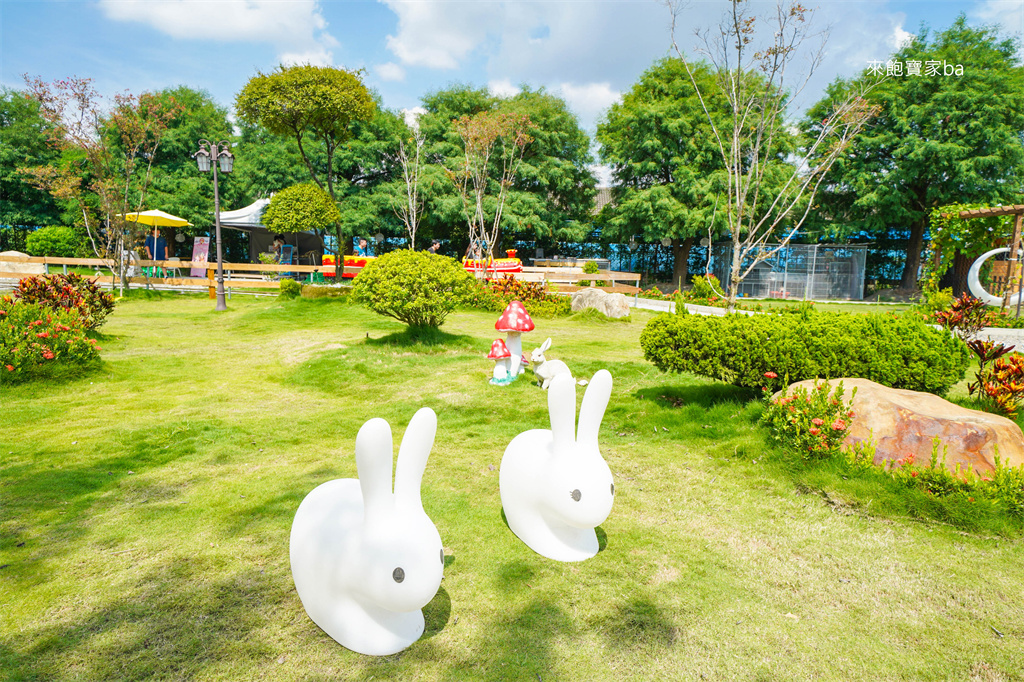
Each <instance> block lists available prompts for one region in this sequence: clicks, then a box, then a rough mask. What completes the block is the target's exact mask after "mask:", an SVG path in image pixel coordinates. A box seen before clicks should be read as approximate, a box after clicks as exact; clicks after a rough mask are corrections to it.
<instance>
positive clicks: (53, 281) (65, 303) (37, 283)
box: [14, 272, 114, 329]
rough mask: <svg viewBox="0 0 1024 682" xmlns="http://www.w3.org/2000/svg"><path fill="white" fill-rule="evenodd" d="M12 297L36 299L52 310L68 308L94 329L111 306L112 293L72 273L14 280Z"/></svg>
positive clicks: (110, 309)
mask: <svg viewBox="0 0 1024 682" xmlns="http://www.w3.org/2000/svg"><path fill="white" fill-rule="evenodd" d="M14 298H16V299H19V300H21V301H24V302H25V303H39V304H41V305H44V306H46V307H47V308H50V309H52V310H58V311H60V310H71V311H73V312H75V313H77V315H78V316H79V318H81V320H82V323H83V324H84V325H85V328H86V329H96V328H97V327H99V326H100V325H101V324H103V323H104V322H105V321H106V319H107V315H109V314H110V313H111V312H113V310H114V297H113V296H111V295H110V294H108V293H107V292H105V291H103V290H101V289H100V287H99V285H97V284H96V283H95V282H94V281H93V280H91V279H89V278H87V277H82V276H81V275H79V274H76V273H73V272H72V273H68V274H67V275H40V276H37V277H26V278H24V279H22V280H21V281H20V282H18V287H17V288H16V289H15V290H14Z"/></svg>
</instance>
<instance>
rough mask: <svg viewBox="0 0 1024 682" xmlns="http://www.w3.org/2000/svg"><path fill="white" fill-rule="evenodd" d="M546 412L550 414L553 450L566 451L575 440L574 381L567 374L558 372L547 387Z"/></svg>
mask: <svg viewBox="0 0 1024 682" xmlns="http://www.w3.org/2000/svg"><path fill="white" fill-rule="evenodd" d="M548 412H549V413H550V414H551V440H552V444H553V445H554V448H555V452H566V451H568V450H570V449H571V448H572V445H573V443H575V441H576V438H575V436H576V382H575V381H573V378H572V377H571V376H570V375H568V374H559V375H558V376H556V377H555V378H554V379H552V380H551V386H549V387H548Z"/></svg>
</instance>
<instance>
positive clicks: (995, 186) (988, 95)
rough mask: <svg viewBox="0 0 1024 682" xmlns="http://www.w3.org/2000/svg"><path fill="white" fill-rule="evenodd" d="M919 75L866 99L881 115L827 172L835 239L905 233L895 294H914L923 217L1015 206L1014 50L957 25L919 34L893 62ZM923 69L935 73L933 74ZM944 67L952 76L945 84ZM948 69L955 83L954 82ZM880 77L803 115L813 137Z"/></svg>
mask: <svg viewBox="0 0 1024 682" xmlns="http://www.w3.org/2000/svg"><path fill="white" fill-rule="evenodd" d="M892 61H893V62H894V63H897V62H898V63H900V64H901V66H903V68H904V69H906V68H908V65H910V64H916V66H917V67H919V69H920V75H909V74H908V73H906V71H904V75H902V76H891V77H889V78H886V79H884V80H883V81H882V82H881V83H880V84H878V85H877V86H875V87H874V89H873V90H871V91H870V92H869V93H868V95H867V97H868V99H869V100H870V101H871V102H872V103H874V104H875V105H877V106H878V108H879V113H878V114H877V116H876V117H875V118H874V120H873V121H871V122H870V123H869V124H868V126H866V127H865V129H864V131H863V132H862V134H861V135H860V136H859V137H858V139H857V140H856V142H855V144H854V145H853V147H852V148H851V149H850V150H849V152H848V153H846V154H844V155H843V156H842V157H840V158H839V160H838V161H837V162H836V164H835V165H834V166H833V168H832V171H831V174H830V176H829V188H828V192H827V193H826V194H825V195H824V196H822V198H821V207H822V213H823V215H824V216H825V217H826V218H827V219H830V220H832V221H835V222H837V223H839V225H840V227H839V228H837V231H839V232H846V233H849V232H854V231H866V232H869V233H875V234H879V233H884V232H886V231H887V230H889V229H890V228H893V227H904V228H906V229H909V231H910V238H909V240H908V242H907V260H906V265H905V268H904V271H903V275H902V281H901V287H903V288H907V289H909V288H913V287H914V286H915V285H916V281H917V272H918V266H919V264H920V262H921V261H920V258H921V251H922V246H923V241H924V234H925V230H926V228H927V226H928V216H929V213H930V212H931V211H932V209H934V208H936V207H939V206H944V205H947V204H954V203H979V204H984V205H990V206H991V205H997V204H1001V203H1018V201H1017V197H1018V196H1019V193H1020V191H1021V186H1022V178H1024V144H1022V133H1024V69H1022V67H1021V65H1020V62H1019V59H1018V57H1017V44H1016V42H1015V41H1013V40H1009V39H1001V38H1000V37H999V35H998V33H997V31H996V29H995V28H991V27H988V28H975V27H971V26H968V25H967V21H966V19H965V17H964V16H962V15H961V16H960V18H959V19H957V20H956V22H954V23H953V25H952V26H950V27H949V28H948V29H946V30H945V31H942V32H940V33H938V34H937V35H935V36H934V37H931V36H930V35H929V32H928V31H927V30H922V31H921V33H920V34H919V35H918V36H917V37H916V39H915V40H914V41H913V42H912V43H911V44H909V45H907V46H906V47H904V48H903V49H901V50H900V51H898V52H897V53H896V54H894V55H893V56H892ZM929 64H937V65H938V70H937V72H936V73H930V72H929ZM945 65H949V66H950V67H951V70H952V73H949V74H948V75H947V71H950V69H946V68H945ZM956 65H961V66H962V67H963V75H956V73H957V70H956V68H955V66H956ZM877 79H878V76H877V75H875V74H874V73H872V72H871V71H870V70H868V69H866V70H865V71H864V72H863V73H862V74H861V75H860V76H859V77H858V78H857V79H854V80H852V81H842V80H839V81H836V82H834V83H833V84H832V85H831V86H830V87H829V89H828V91H827V93H826V96H825V98H823V99H822V101H821V102H819V103H818V104H817V105H815V107H813V108H812V109H811V110H810V112H809V113H808V116H807V119H806V121H805V122H804V125H803V127H804V129H805V130H808V131H812V132H813V130H814V129H815V128H816V127H817V126H819V125H820V122H821V121H822V120H823V119H824V118H826V117H827V116H828V113H827V112H828V109H829V107H830V105H831V102H832V101H834V100H835V99H837V98H840V97H841V96H842V95H843V93H845V92H847V91H849V90H850V89H851V88H853V87H857V86H858V85H861V84H863V83H866V82H870V81H872V80H877Z"/></svg>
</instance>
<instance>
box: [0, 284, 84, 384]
mask: <svg viewBox="0 0 1024 682" xmlns="http://www.w3.org/2000/svg"><path fill="white" fill-rule="evenodd" d="M100 350H101V349H100V347H99V346H97V345H96V341H95V340H94V339H91V338H89V337H87V336H86V327H85V325H84V323H83V321H82V318H81V317H80V316H79V315H78V312H77V311H76V310H73V309H63V308H61V309H56V310H55V309H53V308H51V307H49V306H47V305H44V304H42V303H28V302H25V301H17V300H15V299H14V298H12V297H11V296H4V297H3V298H0V384H9V383H18V382H21V381H27V380H31V379H39V378H45V377H50V378H56V377H61V378H66V377H71V376H74V375H76V374H79V373H81V372H83V371H85V370H87V369H90V368H92V367H94V366H96V365H97V364H98V363H99V351H100Z"/></svg>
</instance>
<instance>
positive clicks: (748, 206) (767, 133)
mask: <svg viewBox="0 0 1024 682" xmlns="http://www.w3.org/2000/svg"><path fill="white" fill-rule="evenodd" d="M664 4H665V5H666V7H667V8H668V10H669V12H670V15H671V17H672V23H671V36H672V49H673V50H674V51H675V53H676V55H677V56H678V57H679V59H680V60H682V62H683V64H684V65H685V66H686V70H687V73H688V74H689V76H690V81H691V83H692V84H693V87H694V89H695V90H696V91H697V94H698V97H699V98H700V102H701V106H702V108H703V109H704V113H705V115H706V116H707V119H708V123H709V124H710V126H711V131H712V134H713V135H714V138H715V141H716V143H717V146H718V150H719V154H720V155H721V157H722V160H723V162H724V164H725V170H726V176H727V186H726V199H727V202H726V205H725V214H726V220H727V224H728V226H729V231H730V233H731V235H732V247H733V248H732V263H731V268H730V278H729V279H730V281H729V307H730V309H731V308H733V307H734V306H735V304H736V296H737V293H738V290H739V285H740V283H741V282H742V281H743V279H744V278H745V277H746V276H747V275H749V274H750V272H751V271H752V270H753V269H754V267H755V266H756V265H757V264H758V263H760V262H761V261H764V260H767V259H769V258H771V257H772V256H773V255H774V254H775V253H777V252H778V251H779V250H781V249H782V248H784V247H786V246H787V245H788V244H789V242H790V240H792V238H793V236H794V235H795V234H796V233H797V231H798V230H800V228H801V227H802V226H803V224H804V221H805V220H806V219H807V216H808V214H809V212H810V210H811V208H812V206H813V203H814V196H815V194H816V193H817V191H818V188H819V187H820V185H821V183H822V181H823V180H824V178H825V175H826V173H827V172H828V170H829V168H831V167H832V164H833V163H834V162H835V161H836V159H837V158H838V157H839V156H840V155H841V154H843V153H844V151H845V150H846V149H847V148H848V147H849V146H850V144H851V142H852V141H853V139H854V137H855V136H856V135H857V133H858V132H860V130H861V129H862V128H863V127H864V125H865V123H867V121H868V120H869V119H870V118H871V117H872V116H874V114H875V113H876V107H873V106H871V105H870V104H869V103H868V102H867V101H866V100H865V99H864V95H865V94H866V91H864V92H853V93H850V94H849V95H848V96H847V97H846V98H845V99H843V100H842V101H837V102H834V103H833V107H832V112H831V114H830V115H829V116H828V117H827V118H826V119H825V120H823V121H822V124H821V126H820V127H819V128H818V129H817V136H816V137H815V138H814V139H811V140H806V141H805V143H804V144H803V145H802V147H800V148H798V149H794V148H793V145H792V142H791V138H792V133H791V131H790V129H791V127H792V126H791V125H790V124H788V123H787V122H786V119H785V114H786V106H787V104H788V102H789V101H791V100H790V98H791V97H797V96H799V94H800V93H801V92H802V91H803V90H804V88H805V87H806V86H807V83H808V82H809V80H810V78H811V76H812V75H813V74H814V72H815V70H816V69H817V68H818V67H819V66H820V65H821V62H822V58H823V56H824V48H825V45H826V43H827V41H828V32H827V31H821V32H814V31H813V29H812V28H811V24H810V19H811V15H812V12H811V11H810V10H808V9H807V8H805V7H803V6H802V5H800V4H799V3H798V2H787V1H786V0H779V1H778V3H777V4H776V7H775V10H774V12H773V13H772V15H771V16H769V17H764V18H759V17H756V16H753V15H750V14H748V13H747V5H746V3H745V2H744V0H732V2H731V3H730V9H729V11H728V12H727V13H726V16H725V17H724V19H723V21H722V23H721V24H720V25H719V27H718V30H717V32H711V31H708V30H703V31H701V30H698V31H697V32H696V35H697V38H698V42H699V44H700V45H701V47H700V48H698V50H697V52H698V54H700V55H702V56H703V57H704V58H706V59H707V60H708V61H710V62H711V64H712V66H713V68H714V69H715V73H716V83H717V87H718V89H719V90H720V91H721V94H722V95H723V96H724V97H725V98H726V100H727V102H728V105H729V110H730V115H729V116H728V117H727V120H726V121H725V122H722V121H721V119H719V120H716V118H715V117H713V116H712V115H711V112H710V109H709V107H708V104H707V100H706V98H707V97H708V96H709V95H710V93H704V92H701V89H700V87H699V86H698V84H697V80H696V79H695V77H694V66H695V65H694V63H693V62H692V61H691V60H690V59H689V58H688V57H687V56H686V54H685V53H684V52H683V51H682V50H681V49H680V47H679V45H678V43H677V41H676V26H677V22H678V19H679V16H680V15H681V13H682V9H683V3H682V2H681V0H665V2H664ZM798 56H807V57H808V63H807V68H806V69H805V70H804V71H803V72H802V73H801V72H798V73H796V74H794V73H792V72H793V71H795V69H794V61H795V60H796V59H797V57H798ZM794 84H795V87H794ZM797 155H798V157H799V158H796V159H794V157H795V156H797ZM808 160H810V162H808ZM794 161H795V162H794ZM770 242H771V244H772V245H771V246H769V243H770ZM747 260H749V264H748V265H747V266H745V267H744V266H743V263H744V261H747Z"/></svg>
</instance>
